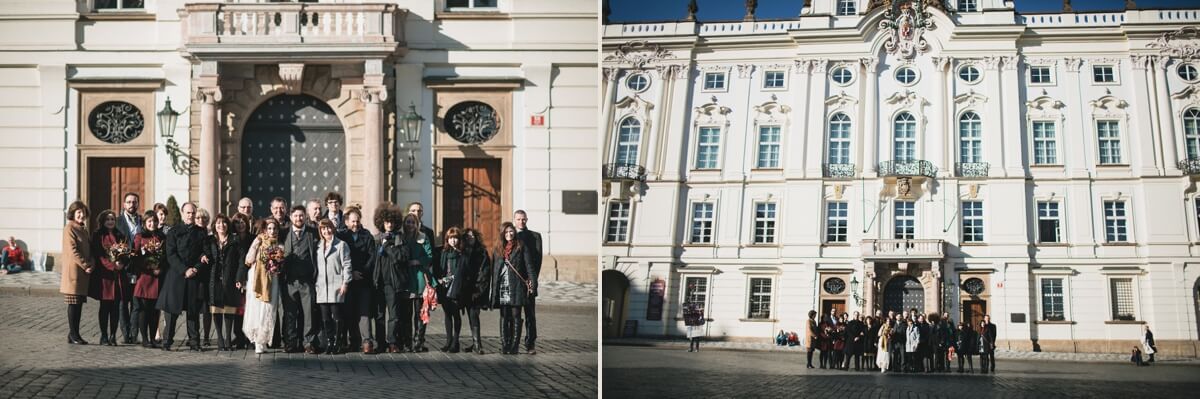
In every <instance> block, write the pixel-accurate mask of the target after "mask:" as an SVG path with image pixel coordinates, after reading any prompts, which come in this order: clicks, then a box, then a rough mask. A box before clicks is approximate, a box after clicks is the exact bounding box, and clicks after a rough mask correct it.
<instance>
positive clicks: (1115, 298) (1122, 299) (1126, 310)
mask: <svg viewBox="0 0 1200 399" xmlns="http://www.w3.org/2000/svg"><path fill="white" fill-rule="evenodd" d="M1108 283H1109V289H1110V291H1112V292H1110V294H1111V295H1112V298H1111V300H1112V318H1113V320H1137V317H1136V316H1135V315H1134V314H1133V279H1132V278H1114V279H1111V280H1108Z"/></svg>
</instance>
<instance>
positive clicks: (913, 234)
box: [892, 201, 917, 240]
mask: <svg viewBox="0 0 1200 399" xmlns="http://www.w3.org/2000/svg"><path fill="white" fill-rule="evenodd" d="M894 204H895V205H894V207H895V208H896V209H895V212H894V214H893V215H894V219H893V222H892V224H893V225H894V226H895V235H894V236H893V237H892V238H895V239H897V240H912V239H915V238H917V228H916V223H917V217H916V215H917V204H916V202H913V201H896V202H895V203H894Z"/></svg>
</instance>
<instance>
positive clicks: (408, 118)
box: [400, 102, 425, 178]
mask: <svg viewBox="0 0 1200 399" xmlns="http://www.w3.org/2000/svg"><path fill="white" fill-rule="evenodd" d="M424 120H425V118H422V117H421V115H420V114H417V106H416V105H415V104H413V103H411V102H410V103H408V113H407V114H405V115H404V117H403V118H401V120H400V122H401V123H400V135H401V136H403V137H404V143H405V144H407V145H408V177H409V178H411V177H413V176H415V175H416V174H417V154H416V147H417V145H419V144H421V122H422V121H424Z"/></svg>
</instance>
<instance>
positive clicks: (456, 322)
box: [433, 227, 470, 353]
mask: <svg viewBox="0 0 1200 399" xmlns="http://www.w3.org/2000/svg"><path fill="white" fill-rule="evenodd" d="M442 237H443V238H442V243H443V247H442V256H441V259H439V261H438V265H437V266H436V267H434V268H433V278H435V279H437V282H438V284H437V296H438V303H440V304H441V305H442V311H443V312H444V313H445V320H446V345H443V346H442V352H450V353H458V351H459V344H458V337H459V335H460V333H462V315H461V314H460V313H459V311H460V310H461V309H462V308H463V306H462V303H465V302H466V301H462V302H460V300H459V299H460V298H464V299H466V297H464V296H463V281H465V280H467V279H468V278H469V276H468V275H467V272H468V269H469V268H470V267H469V266H468V263H469V262H470V257H469V256H468V255H467V252H466V245H465V243H464V242H463V239H462V230H460V229H459V228H458V227H451V228H449V229H447V230H446V233H445V234H444V235H442ZM468 300H469V299H468Z"/></svg>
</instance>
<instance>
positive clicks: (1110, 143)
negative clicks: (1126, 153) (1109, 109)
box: [1096, 121, 1121, 165]
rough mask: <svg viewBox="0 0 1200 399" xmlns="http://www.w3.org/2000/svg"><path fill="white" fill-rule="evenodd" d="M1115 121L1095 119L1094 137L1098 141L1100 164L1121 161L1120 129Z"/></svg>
mask: <svg viewBox="0 0 1200 399" xmlns="http://www.w3.org/2000/svg"><path fill="white" fill-rule="evenodd" d="M1118 126H1119V125H1118V124H1117V121H1096V138H1097V139H1098V140H1099V141H1100V164H1101V165H1112V164H1119V163H1121V129H1120V128H1119V127H1118Z"/></svg>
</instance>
